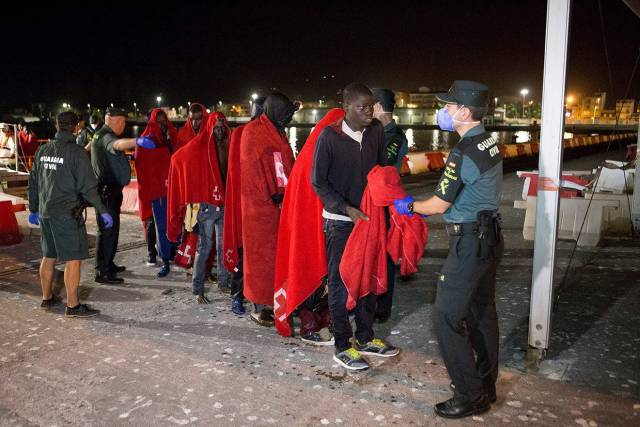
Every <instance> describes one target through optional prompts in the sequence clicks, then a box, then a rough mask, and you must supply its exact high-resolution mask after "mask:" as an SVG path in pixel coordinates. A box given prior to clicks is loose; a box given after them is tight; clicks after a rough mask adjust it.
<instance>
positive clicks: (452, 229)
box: [445, 222, 478, 236]
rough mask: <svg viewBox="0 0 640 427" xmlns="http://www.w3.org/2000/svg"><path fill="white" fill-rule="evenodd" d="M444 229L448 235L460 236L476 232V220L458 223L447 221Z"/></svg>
mask: <svg viewBox="0 0 640 427" xmlns="http://www.w3.org/2000/svg"><path fill="white" fill-rule="evenodd" d="M445 229H446V230H447V234H448V235H449V236H462V235H463V234H478V223H477V222H464V223H460V224H453V223H447V224H445Z"/></svg>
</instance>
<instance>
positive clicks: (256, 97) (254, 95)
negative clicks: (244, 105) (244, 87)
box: [251, 92, 258, 101]
mask: <svg viewBox="0 0 640 427" xmlns="http://www.w3.org/2000/svg"><path fill="white" fill-rule="evenodd" d="M256 99H258V94H257V93H255V92H254V93H252V94H251V100H252V101H255V100H256Z"/></svg>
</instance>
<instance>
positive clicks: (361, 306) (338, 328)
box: [324, 219, 376, 352]
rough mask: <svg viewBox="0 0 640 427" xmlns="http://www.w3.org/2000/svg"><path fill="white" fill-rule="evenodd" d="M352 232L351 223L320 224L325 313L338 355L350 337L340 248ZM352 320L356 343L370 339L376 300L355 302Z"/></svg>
mask: <svg viewBox="0 0 640 427" xmlns="http://www.w3.org/2000/svg"><path fill="white" fill-rule="evenodd" d="M352 230H353V223H352V222H349V221H336V220H330V219H325V220H324V233H325V236H326V244H327V261H328V264H329V265H328V274H327V282H328V286H329V312H330V313H331V324H332V327H333V335H334V337H335V346H336V350H337V351H338V352H340V351H344V350H346V349H348V348H350V347H351V343H350V342H349V340H350V339H351V337H353V331H352V330H351V324H350V323H349V312H348V310H347V296H348V294H347V287H346V286H345V284H344V283H343V282H342V278H341V277H340V261H341V260H342V254H343V252H344V248H345V246H346V244H347V240H348V239H349V235H350V234H351V231H352ZM353 313H354V314H355V318H356V334H355V336H356V339H357V340H358V341H359V342H360V343H366V342H369V341H371V340H372V339H373V328H372V325H373V321H374V318H375V313H376V296H375V295H374V294H369V295H367V296H365V297H363V298H360V300H358V303H357V304H356V307H355V308H354V309H353Z"/></svg>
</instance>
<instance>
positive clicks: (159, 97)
mask: <svg viewBox="0 0 640 427" xmlns="http://www.w3.org/2000/svg"><path fill="white" fill-rule="evenodd" d="M156 102H157V103H158V107H159V106H160V103H161V102H162V97H161V96H159V95H158V96H156Z"/></svg>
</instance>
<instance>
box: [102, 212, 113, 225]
mask: <svg viewBox="0 0 640 427" xmlns="http://www.w3.org/2000/svg"><path fill="white" fill-rule="evenodd" d="M100 217H101V218H102V221H104V228H111V227H113V218H111V215H109V214H108V213H107V212H105V213H103V214H101V215H100Z"/></svg>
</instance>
